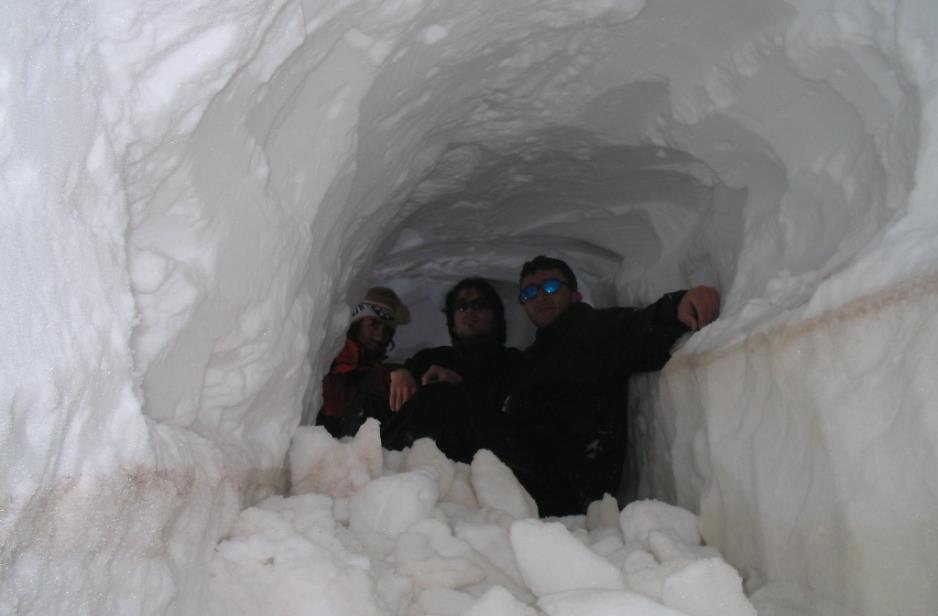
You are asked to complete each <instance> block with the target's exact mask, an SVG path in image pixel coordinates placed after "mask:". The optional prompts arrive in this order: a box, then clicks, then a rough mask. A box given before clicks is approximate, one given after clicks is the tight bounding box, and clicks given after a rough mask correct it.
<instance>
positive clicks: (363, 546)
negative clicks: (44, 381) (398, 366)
mask: <svg viewBox="0 0 938 616" xmlns="http://www.w3.org/2000/svg"><path fill="white" fill-rule="evenodd" d="M376 433H377V426H376V423H375V422H374V420H373V419H372V420H369V421H368V423H366V424H365V426H363V428H362V430H361V431H360V432H359V434H358V436H356V437H355V438H354V439H350V438H347V439H343V441H342V442H338V441H336V440H334V439H333V438H332V437H331V436H329V434H328V433H326V431H325V430H324V429H323V428H318V427H317V428H312V427H301V428H299V430H298V431H297V433H296V439H295V440H294V444H293V447H292V448H291V452H290V457H291V461H292V466H291V479H292V480H293V485H294V489H293V491H292V492H293V494H292V495H291V496H289V497H286V498H285V497H282V496H273V497H270V498H268V499H266V500H264V501H262V502H260V503H258V504H257V505H256V506H254V507H251V508H249V509H247V510H245V511H243V512H241V514H240V516H239V517H238V519H237V521H236V522H235V523H234V525H233V526H232V527H231V529H230V530H229V532H228V534H227V537H226V538H225V539H224V540H223V541H222V542H221V543H220V544H219V546H218V550H217V552H216V555H215V558H214V560H213V562H212V603H211V605H212V613H215V614H219V615H221V614H225V615H233V614H259V613H277V614H297V615H301V614H310V615H314V614H316V615H318V614H333V615H335V616H345V615H352V614H355V615H357V614H438V615H441V616H446V615H453V616H456V615H463V614H480V615H481V614H486V615H489V616H491V615H493V614H496V615H499V614H501V615H505V616H512V615H517V616H532V615H533V614H536V613H546V614H548V615H550V616H553V615H563V614H570V615H573V614H594V615H598V616H602V615H604V614H622V613H629V614H644V615H648V616H669V615H674V616H676V615H680V614H683V615H687V616H698V615H699V616H705V615H706V616H709V615H714V616H715V615H717V614H719V615H721V616H750V615H754V614H755V609H754V608H753V606H752V604H751V603H750V602H749V600H748V599H747V598H746V597H745V595H744V594H743V586H742V580H741V578H740V576H739V575H738V574H737V573H736V572H735V571H734V570H733V568H732V567H730V566H729V565H727V564H726V563H725V562H724V561H723V560H722V559H721V558H720V556H719V553H718V552H716V551H715V550H713V549H712V548H710V549H708V548H704V547H701V546H700V535H699V534H698V532H697V518H696V517H695V516H694V515H693V514H691V513H689V512H687V511H684V510H679V509H677V508H676V507H673V506H671V505H667V504H665V503H661V502H658V501H651V500H647V501H640V502H635V503H633V504H631V505H629V506H627V507H626V508H625V509H624V510H623V511H622V513H621V514H619V512H618V507H617V505H616V504H615V502H614V501H613V500H612V499H611V498H610V497H607V498H606V499H604V500H602V501H597V502H596V503H594V504H593V506H592V507H591V510H590V513H589V515H582V516H570V517H567V518H563V519H560V520H556V521H545V520H539V519H536V515H535V516H534V517H532V515H531V514H532V512H531V511H530V510H522V511H518V507H517V504H516V503H517V500H518V499H517V495H518V494H519V493H524V488H523V487H521V485H520V484H518V482H517V481H515V480H514V477H513V476H512V475H511V473H510V471H507V469H505V468H504V466H503V465H502V464H501V462H499V461H498V459H497V458H495V457H494V456H492V455H491V454H490V453H489V452H487V451H485V450H483V451H480V452H479V453H478V454H477V455H476V457H475V458H474V459H473V461H472V464H471V465H466V464H460V463H454V462H451V461H449V460H446V458H445V457H444V456H443V455H442V454H441V453H440V452H439V450H437V449H436V446H435V445H434V444H433V442H432V441H429V440H427V439H422V440H420V441H417V443H415V444H414V447H413V448H412V449H409V450H405V451H403V452H386V451H385V452H383V457H384V462H383V463H382V464H379V465H378V466H376V465H375V464H374V461H375V460H376V459H381V458H382V450H381V445H380V442H379V441H377V440H375V438H374V436H375V434H376ZM329 458H333V459H336V460H337V462H336V464H335V465H334V466H333V467H329V466H326V465H317V464H312V465H311V464H309V461H310V460H319V459H329ZM336 468H341V469H343V470H344V472H345V473H346V477H347V478H348V480H347V481H341V480H337V472H336V470H335V469H336ZM353 477H354V479H352V478H353ZM444 478H448V479H444ZM352 484H355V485H358V488H357V489H356V490H355V491H353V492H351V493H349V488H348V486H349V485H352ZM307 490H314V491H312V492H307ZM481 494H485V495H486V498H485V499H481V498H479V497H478V496H479V495H481ZM528 499H529V500H530V497H528ZM483 500H484V504H482V501H483ZM534 513H536V508H535V511H534ZM536 610H539V611H536ZM623 610H630V611H627V612H623Z"/></svg>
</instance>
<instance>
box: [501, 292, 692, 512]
mask: <svg viewBox="0 0 938 616" xmlns="http://www.w3.org/2000/svg"><path fill="white" fill-rule="evenodd" d="M683 295H684V292H683V291H679V292H677V293H671V294H668V295H665V296H664V297H662V298H661V299H660V300H658V301H657V302H655V303H654V304H652V305H651V306H648V307H647V308H644V309H641V310H637V309H634V308H606V309H594V308H593V307H591V306H590V305H588V304H586V303H583V302H579V303H576V304H573V305H572V306H571V307H570V308H569V309H568V310H567V312H565V313H564V314H563V315H562V316H561V317H560V318H558V319H557V320H556V321H555V322H554V323H552V324H551V325H549V326H547V327H544V328H541V329H539V330H538V332H537V337H536V339H535V341H534V343H533V344H532V345H531V346H530V347H528V348H527V349H526V350H525V351H524V354H523V367H522V373H521V378H520V380H519V382H518V385H517V387H515V389H514V390H513V392H512V393H511V397H510V399H509V402H508V404H507V409H508V412H509V415H510V416H511V417H512V419H513V421H514V422H515V424H516V425H517V426H519V427H520V428H521V429H522V430H523V431H524V432H526V433H527V434H528V435H529V438H525V439H524V440H525V441H527V443H526V445H528V446H532V447H534V448H535V449H536V453H535V454H533V455H534V459H535V460H537V466H539V467H542V468H541V469H540V470H537V474H538V475H540V477H539V478H540V479H542V480H543V485H542V486H541V487H540V488H539V487H538V486H537V485H535V486H533V489H532V486H528V487H529V490H531V491H532V493H533V494H534V496H535V498H536V499H537V500H538V504H539V506H540V507H541V509H542V511H541V514H542V515H545V514H547V515H551V514H564V513H582V512H583V511H584V510H585V507H586V505H587V504H589V502H590V501H591V500H593V499H595V498H599V497H601V496H602V494H603V492H609V493H611V494H613V495H615V493H616V490H617V488H618V482H619V478H620V476H621V470H622V464H623V462H624V459H625V444H626V426H627V415H626V412H627V402H628V381H629V377H630V376H631V375H632V374H634V373H636V372H643V371H649V370H658V369H660V368H661V367H662V366H664V364H665V363H666V362H667V361H668V359H669V358H670V349H671V346H672V345H673V344H674V342H675V341H676V340H677V339H678V338H680V337H681V335H682V334H684V333H686V332H687V331H688V328H687V327H686V326H685V325H684V324H682V323H681V322H680V321H678V320H677V305H678V303H680V300H681V298H682V297H683ZM535 483H537V482H535ZM539 492H541V494H538V493H539Z"/></svg>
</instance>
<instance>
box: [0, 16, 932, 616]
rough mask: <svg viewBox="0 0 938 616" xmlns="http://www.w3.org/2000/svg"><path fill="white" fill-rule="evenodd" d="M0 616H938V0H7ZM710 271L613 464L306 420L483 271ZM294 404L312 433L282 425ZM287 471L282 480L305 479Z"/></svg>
mask: <svg viewBox="0 0 938 616" xmlns="http://www.w3.org/2000/svg"><path fill="white" fill-rule="evenodd" d="M0 23H2V30H0V31H2V36H0V340H2V341H3V343H4V352H3V353H2V354H0V405H2V408H0V614H43V615H45V614H95V615H97V614H122V615H123V614H204V613H210V612H214V613H218V614H259V613H263V614H266V613H297V614H302V613H311V614H335V615H342V616H344V615H349V614H356V615H357V614H372V613H374V614H403V615H407V616H411V615H413V616H418V615H445V614H460V615H471V616H479V615H483V614H485V615H499V614H506V615H514V614H524V615H530V614H547V615H551V616H552V615H554V614H593V615H602V614H606V613H610V614H612V613H615V614H721V615H726V614H752V613H758V614H760V615H761V616H801V615H819V616H821V615H823V616H830V615H834V616H849V615H856V616H880V615H882V614H903V615H909V616H929V615H933V614H935V613H938V586H936V585H935V583H934V572H935V571H938V532H936V528H938V522H936V520H938V518H936V516H935V512H936V511H938V479H936V474H935V473H934V471H933V469H934V468H936V467H938V419H936V418H938V413H936V412H935V411H936V408H935V400H938V379H935V378H934V375H935V372H936V371H935V369H936V366H938V316H936V315H938V310H936V309H938V242H936V241H935V240H934V238H935V237H936V235H938V210H936V208H935V197H936V195H938V173H935V170H936V169H938V137H936V135H938V130H936V128H938V36H936V34H938V3H935V2H934V0H891V1H885V0H616V1H613V0H563V1H561V0H477V1H473V2H455V1H451V0H443V1H439V2H429V1H427V0H341V1H329V0H302V1H300V0H263V1H261V0H192V1H190V2H176V3H170V2H157V1H155V0H141V1H138V2H116V1H109V0H89V1H87V2H78V3H76V2H66V1H64V0H12V1H11V2H8V3H6V5H5V6H4V10H3V12H2V17H0ZM540 253H544V254H551V255H555V256H559V257H561V258H564V259H566V260H568V261H569V262H570V263H571V265H572V266H573V268H574V270H575V271H576V272H577V273H578V275H579V278H580V280H581V286H582V291H583V292H584V295H585V296H586V299H587V301H589V302H591V303H592V304H594V305H596V306H600V307H602V306H609V305H614V304H617V305H642V304H645V303H647V302H650V301H653V300H654V299H656V298H657V297H658V296H660V295H661V294H662V293H664V292H667V291H672V290H676V289H681V288H687V287H689V286H693V285H699V284H708V285H712V286H715V287H717V288H718V289H719V290H720V292H721V296H722V299H723V307H722V314H721V317H720V319H719V320H717V321H716V322H714V323H713V324H711V325H710V326H708V327H707V328H705V329H704V330H703V331H701V332H699V333H696V334H694V335H693V336H689V337H687V338H686V339H684V340H683V341H681V342H680V343H679V344H678V348H677V349H676V352H675V356H674V358H673V360H672V361H671V362H670V363H669V364H668V366H666V367H665V369H664V370H663V371H661V372H660V373H656V374H649V375H641V376H638V377H636V378H635V379H633V380H632V383H631V389H630V392H631V394H630V395H631V400H630V405H629V409H628V412H629V417H630V439H631V443H630V451H629V464H628V466H627V467H626V468H627V473H626V474H627V476H628V481H626V482H625V483H624V484H623V486H622V491H621V493H620V494H619V495H617V496H620V497H626V498H624V500H631V499H632V497H634V499H635V500H634V502H633V503H632V504H630V505H628V506H627V507H625V508H624V509H623V510H622V511H619V509H618V507H617V506H616V500H615V499H613V498H612V497H611V496H610V497H609V498H606V499H603V500H601V501H599V502H597V503H594V505H593V507H591V509H590V511H589V513H588V514H587V515H585V516H579V517H571V518H564V519H559V520H549V519H548V520H542V519H539V518H538V516H537V512H536V508H535V507H534V504H533V502H532V501H531V500H530V498H529V497H528V495H527V494H526V493H525V492H524V490H523V489H521V487H520V486H519V485H518V484H517V482H516V481H515V480H514V477H513V476H512V475H511V473H510V472H509V471H508V470H507V468H506V467H504V466H503V465H502V464H501V463H500V462H499V461H498V460H497V459H496V458H495V457H494V456H492V455H491V454H489V453H488V452H480V453H479V454H478V455H477V456H476V458H475V460H474V461H473V463H472V465H469V466H467V465H460V464H453V463H451V462H450V461H448V460H446V458H445V457H443V456H442V454H440V452H439V451H438V450H437V449H436V447H435V445H434V444H433V443H430V442H427V441H421V442H418V443H416V444H415V445H414V447H413V448H412V449H410V450H409V451H407V452H397V453H392V452H386V451H383V450H382V449H381V445H380V442H379V439H378V432H377V429H376V427H375V426H373V425H371V424H369V425H366V427H365V429H364V430H363V431H362V432H360V433H359V435H358V436H357V437H356V438H355V439H350V440H348V441H347V442H342V443H337V442H335V441H334V440H332V439H331V437H329V436H328V435H327V434H325V433H323V432H322V431H317V430H316V429H314V428H311V427H308V426H306V425H304V424H309V423H312V421H313V419H314V418H315V415H316V412H317V410H318V408H319V403H320V399H321V391H320V380H321V377H322V374H323V372H324V370H326V369H327V368H328V366H329V364H330V362H331V360H332V358H333V356H334V354H335V353H336V352H337V350H338V348H339V346H340V343H341V340H342V337H343V335H344V331H345V329H346V326H347V323H348V318H349V305H350V304H352V303H354V302H357V301H358V299H359V298H360V296H361V294H362V292H363V291H364V289H366V288H367V286H369V285H371V284H376V283H380V284H383V285H387V286H391V287H393V288H394V289H395V290H396V291H398V293H399V294H400V295H401V296H402V297H403V298H404V300H405V302H406V303H407V304H408V305H409V306H410V308H411V312H412V314H413V322H412V324H411V325H409V326H407V327H402V328H401V329H400V331H399V332H398V334H397V338H396V343H397V344H396V347H395V350H394V356H393V359H400V358H404V357H407V356H408V355H409V354H411V353H412V352H413V351H414V350H416V349H419V348H422V347H425V346H429V345H438V344H443V343H445V342H446V340H447V334H446V330H445V325H444V321H443V317H442V315H441V314H440V312H439V306H440V302H441V300H442V297H443V294H444V293H445V291H446V289H447V288H448V287H449V286H450V285H451V284H453V283H454V282H455V281H456V280H458V279H459V278H461V277H463V276H467V275H481V276H485V277H488V278H490V279H492V280H493V281H494V282H495V284H496V286H497V288H498V289H499V291H500V292H501V293H503V294H504V298H505V301H506V309H507V318H508V327H509V343H510V344H512V345H515V346H519V347H523V346H525V345H526V344H528V343H529V342H530V340H531V338H532V335H533V330H532V328H531V326H530V325H529V324H528V323H527V322H526V320H525V318H524V316H523V314H522V311H521V310H520V309H519V308H518V307H517V302H516V299H515V297H516V289H517V274H518V270H519V267H520V265H521V263H522V262H523V261H524V260H526V259H528V258H530V257H532V256H534V255H536V254H540ZM301 425H302V427H301ZM288 494H289V496H288Z"/></svg>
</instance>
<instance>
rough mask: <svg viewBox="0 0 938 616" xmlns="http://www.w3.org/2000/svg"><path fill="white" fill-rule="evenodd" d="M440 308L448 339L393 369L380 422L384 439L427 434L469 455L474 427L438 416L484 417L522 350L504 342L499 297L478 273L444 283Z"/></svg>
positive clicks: (510, 383)
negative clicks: (384, 418)
mask: <svg viewBox="0 0 938 616" xmlns="http://www.w3.org/2000/svg"><path fill="white" fill-rule="evenodd" d="M443 313H444V315H445V316H446V327H447V329H448V330H449V335H450V341H451V342H452V346H442V347H435V348H430V349H423V350H422V351H419V352H418V353H417V354H416V355H414V356H413V357H412V358H410V359H408V360H407V361H406V362H405V363H404V366H403V367H402V368H400V369H398V370H395V371H393V372H391V376H390V400H389V404H390V407H391V410H392V411H394V412H395V413H394V415H393V416H392V417H391V418H390V419H389V420H388V421H386V422H385V423H384V425H382V429H381V435H382V443H383V445H384V446H385V447H386V448H388V449H399V448H402V447H406V446H409V445H410V444H411V442H412V441H413V439H414V438H417V437H419V436H432V437H434V438H436V439H437V441H438V443H437V444H438V445H439V446H440V448H441V449H442V450H443V451H444V452H446V453H447V455H449V456H450V457H452V458H454V459H459V460H460V461H463V462H468V461H470V460H471V457H472V455H473V454H474V453H475V450H476V448H477V447H476V446H475V445H470V444H468V443H470V441H472V442H475V441H473V440H472V439H473V438H474V436H473V434H472V432H473V430H472V429H457V428H456V425H455V422H453V421H451V420H450V419H446V420H445V421H444V417H449V418H452V416H454V415H455V414H460V415H463V416H464V417H463V418H462V419H464V420H465V421H469V422H476V421H479V422H485V421H486V417H487V416H489V415H491V414H493V413H499V412H500V410H501V408H502V404H503V402H504V400H505V398H506V397H507V396H508V393H509V392H510V391H511V389H512V387H514V385H515V383H516V382H517V379H518V374H519V372H520V368H521V351H519V350H518V349H515V348H511V347H506V346H505V340H506V337H507V332H506V322H505V307H504V304H503V303H502V299H501V297H500V296H499V295H498V292H497V291H496V290H495V288H494V287H493V286H492V285H491V284H490V283H489V282H488V281H486V280H484V279H482V278H466V279H463V280H461V281H459V282H458V283H457V284H456V285H455V286H454V287H453V288H452V289H450V290H449V292H448V293H447V294H446V299H445V300H444V305H443ZM442 408H445V409H447V410H446V413H444V412H443V411H441V409H442ZM398 411H400V412H398ZM444 424H448V425H444ZM457 443H462V444H465V446H462V445H459V444H457Z"/></svg>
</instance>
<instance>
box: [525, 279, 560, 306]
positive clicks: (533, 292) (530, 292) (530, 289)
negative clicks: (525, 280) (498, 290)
mask: <svg viewBox="0 0 938 616" xmlns="http://www.w3.org/2000/svg"><path fill="white" fill-rule="evenodd" d="M565 284H567V283H566V282H564V281H563V280H558V279H557V278H548V279H547V280H545V281H543V282H541V284H529V285H528V286H526V287H525V288H523V289H521V294H520V295H518V299H519V300H521V303H522V304H525V303H527V302H530V301H531V300H533V299H534V298H535V297H537V292H538V290H540V289H544V293H547V294H548V295H553V294H554V293H556V292H557V291H559V290H560V287H562V286H564V285H565Z"/></svg>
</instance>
